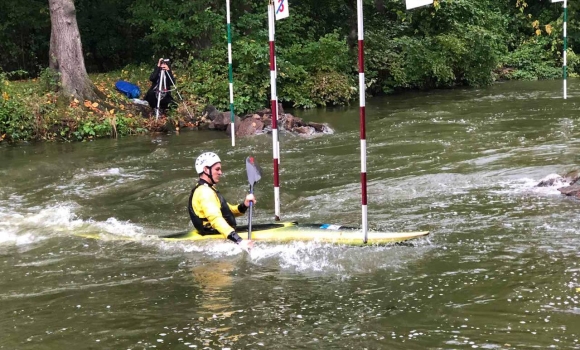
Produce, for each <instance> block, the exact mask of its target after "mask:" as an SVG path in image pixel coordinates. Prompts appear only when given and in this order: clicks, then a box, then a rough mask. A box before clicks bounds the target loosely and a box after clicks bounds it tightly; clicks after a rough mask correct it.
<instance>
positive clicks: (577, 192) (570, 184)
mask: <svg viewBox="0 0 580 350" xmlns="http://www.w3.org/2000/svg"><path fill="white" fill-rule="evenodd" d="M578 180H580V172H579V171H578V170H573V171H570V172H568V173H567V174H566V175H564V176H560V175H557V174H553V175H549V176H547V177H546V178H544V179H543V180H542V181H540V183H538V185H537V186H538V187H549V186H554V185H559V184H562V185H567V186H563V187H560V188H558V191H560V193H562V194H564V195H566V196H573V197H576V198H580V181H578Z"/></svg>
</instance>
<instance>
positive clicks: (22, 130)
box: [0, 67, 201, 142]
mask: <svg viewBox="0 0 580 350" xmlns="http://www.w3.org/2000/svg"><path fill="white" fill-rule="evenodd" d="M150 73H151V68H150V67H130V68H125V69H123V70H120V71H113V72H108V73H102V74H91V75H90V79H91V81H92V82H93V84H94V85H95V87H96V88H97V89H98V90H99V91H100V93H101V95H102V96H104V98H103V99H102V100H100V101H89V100H84V101H79V100H77V99H73V100H72V101H70V100H69V99H67V98H62V97H60V96H59V94H58V93H57V91H58V87H59V85H58V84H59V83H58V77H57V76H55V75H54V74H53V73H51V71H50V70H48V69H46V70H44V71H43V72H42V74H41V75H40V77H39V78H36V79H30V80H21V81H10V80H9V78H10V77H9V76H8V75H7V74H6V73H0V142H17V141H88V140H92V139H96V138H102V137H118V136H125V135H132V134H144V133H148V132H155V131H167V130H170V129H174V128H179V127H195V126H196V120H197V118H198V117H199V116H200V113H201V109H200V108H201V107H200V106H201V103H200V101H198V100H197V99H196V98H195V97H194V96H186V95H184V94H183V93H182V96H183V98H184V99H185V103H187V105H188V109H189V111H191V112H192V113H193V117H194V118H193V119H192V118H190V117H189V114H188V113H187V111H186V110H185V108H184V106H183V104H184V103H182V102H181V101H179V100H178V99H177V96H175V98H176V100H177V102H179V107H178V108H177V109H176V110H172V111H169V112H168V115H167V116H163V117H162V118H159V120H156V119H155V117H154V115H153V111H152V110H151V108H149V106H142V105H138V104H134V103H133V102H132V101H131V100H130V99H129V98H127V97H125V95H123V94H121V93H120V92H118V91H117V90H116V89H115V82H117V81H118V80H126V81H129V82H132V83H134V84H136V85H138V86H139V88H140V89H141V98H143V97H144V95H145V92H146V91H147V89H148V88H149V86H150V84H151V83H150V82H149V75H150Z"/></svg>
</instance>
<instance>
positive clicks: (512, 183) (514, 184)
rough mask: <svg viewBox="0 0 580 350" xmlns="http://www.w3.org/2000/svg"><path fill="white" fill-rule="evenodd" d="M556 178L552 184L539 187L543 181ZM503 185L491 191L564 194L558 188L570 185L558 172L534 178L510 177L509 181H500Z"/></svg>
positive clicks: (542, 194)
mask: <svg viewBox="0 0 580 350" xmlns="http://www.w3.org/2000/svg"><path fill="white" fill-rule="evenodd" d="M550 180H554V182H553V183H552V185H551V186H544V187H538V184H539V183H540V182H542V181H550ZM498 184H499V185H500V186H501V189H499V190H490V192H491V193H496V194H521V193H533V194H536V195H540V196H562V194H561V193H560V191H558V188H561V187H564V186H568V185H569V184H568V183H567V181H566V180H565V179H564V178H562V177H561V176H560V175H558V174H550V175H547V176H545V177H544V178H542V179H540V180H538V179H532V178H529V177H522V178H519V179H510V180H509V181H499V182H498Z"/></svg>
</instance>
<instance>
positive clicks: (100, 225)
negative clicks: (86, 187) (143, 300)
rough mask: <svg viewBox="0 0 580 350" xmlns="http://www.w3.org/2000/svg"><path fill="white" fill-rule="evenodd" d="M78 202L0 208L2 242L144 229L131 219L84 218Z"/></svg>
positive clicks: (134, 232)
mask: <svg viewBox="0 0 580 350" xmlns="http://www.w3.org/2000/svg"><path fill="white" fill-rule="evenodd" d="M75 208H77V205H76V204H74V203H72V204H59V205H54V206H48V207H46V208H32V209H31V210H35V211H33V212H26V213H17V212H15V211H12V210H7V209H0V244H16V245H23V244H30V243H34V242H38V241H41V240H44V239H48V238H50V237H53V236H55V235H65V236H68V235H72V234H75V233H76V234H78V233H95V231H96V232H97V233H104V234H109V235H119V236H131V237H137V236H139V235H143V232H144V229H143V228H142V227H140V226H138V225H136V224H133V223H131V222H128V221H127V222H123V221H119V220H117V219H116V218H109V219H107V220H106V221H105V222H99V221H94V220H92V219H88V220H83V219H81V218H79V217H78V216H77V215H76V214H75V212H74V211H75Z"/></svg>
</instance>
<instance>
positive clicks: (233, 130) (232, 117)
mask: <svg viewBox="0 0 580 350" xmlns="http://www.w3.org/2000/svg"><path fill="white" fill-rule="evenodd" d="M226 22H227V31H228V74H229V85H230V123H231V125H230V129H231V135H232V147H234V146H235V145H236V128H235V114H234V73H233V68H232V28H231V25H230V0H226Z"/></svg>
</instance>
